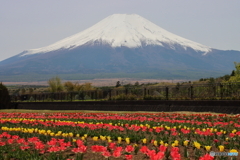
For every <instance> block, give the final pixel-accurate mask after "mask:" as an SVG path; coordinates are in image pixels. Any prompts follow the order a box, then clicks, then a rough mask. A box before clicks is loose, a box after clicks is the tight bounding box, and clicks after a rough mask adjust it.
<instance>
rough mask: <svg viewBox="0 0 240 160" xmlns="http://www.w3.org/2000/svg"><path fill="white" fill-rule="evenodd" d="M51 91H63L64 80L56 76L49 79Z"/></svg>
mask: <svg viewBox="0 0 240 160" xmlns="http://www.w3.org/2000/svg"><path fill="white" fill-rule="evenodd" d="M48 85H49V88H48V89H49V91H50V92H61V91H63V85H62V81H61V79H60V78H59V77H54V78H51V79H49V80H48Z"/></svg>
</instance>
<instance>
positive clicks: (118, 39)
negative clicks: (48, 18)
mask: <svg viewBox="0 0 240 160" xmlns="http://www.w3.org/2000/svg"><path fill="white" fill-rule="evenodd" d="M94 42H97V43H101V44H108V45H110V46H112V47H121V46H125V47H129V48H136V47H142V46H143V44H144V45H160V46H163V45H166V44H167V45H168V46H169V47H171V48H172V49H174V45H180V46H182V47H183V48H184V49H185V50H186V49H187V48H192V49H193V50H195V51H197V52H198V51H200V52H204V54H206V53H207V52H210V51H211V48H210V47H207V46H204V45H201V44H199V43H196V42H193V41H190V40H187V39H185V38H182V37H180V36H177V35H175V34H172V33H170V32H168V31H166V30H164V29H162V28H161V27H159V26H157V25H155V24H154V23H152V22H150V21H148V20H147V19H145V18H143V17H141V16H139V15H136V14H130V15H129V14H113V15H111V16H108V17H107V18H105V19H103V20H102V21H100V22H98V23H97V24H95V25H93V26H92V27H90V28H88V29H86V30H84V31H82V32H80V33H77V34H75V35H73V36H70V37H68V38H65V39H63V40H60V41H58V42H56V43H54V44H52V45H49V46H46V47H42V48H38V49H30V50H26V51H24V52H22V54H21V55H20V56H26V55H32V54H38V53H46V52H51V51H55V50H59V49H73V48H76V47H78V46H81V45H84V44H90V45H91V44H94Z"/></svg>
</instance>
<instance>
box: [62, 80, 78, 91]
mask: <svg viewBox="0 0 240 160" xmlns="http://www.w3.org/2000/svg"><path fill="white" fill-rule="evenodd" d="M64 87H65V88H66V90H67V91H68V92H73V91H74V89H75V87H76V85H75V84H74V83H72V82H70V81H67V82H65V83H64Z"/></svg>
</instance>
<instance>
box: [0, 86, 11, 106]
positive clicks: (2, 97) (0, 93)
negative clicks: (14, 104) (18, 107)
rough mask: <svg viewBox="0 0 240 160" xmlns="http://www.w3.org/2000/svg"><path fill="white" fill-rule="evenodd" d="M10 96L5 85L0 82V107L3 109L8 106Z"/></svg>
mask: <svg viewBox="0 0 240 160" xmlns="http://www.w3.org/2000/svg"><path fill="white" fill-rule="evenodd" d="M10 102H11V98H10V96H9V92H8V89H7V87H6V86H4V85H3V84H2V83H0V109H5V108H8V107H9V106H10Z"/></svg>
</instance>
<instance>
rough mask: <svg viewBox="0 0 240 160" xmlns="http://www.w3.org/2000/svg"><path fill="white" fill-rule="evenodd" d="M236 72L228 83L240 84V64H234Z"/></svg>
mask: <svg viewBox="0 0 240 160" xmlns="http://www.w3.org/2000/svg"><path fill="white" fill-rule="evenodd" d="M234 65H235V71H234V72H232V74H231V75H233V76H231V77H230V79H229V80H228V82H240V63H237V62H234Z"/></svg>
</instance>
